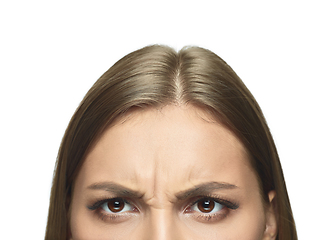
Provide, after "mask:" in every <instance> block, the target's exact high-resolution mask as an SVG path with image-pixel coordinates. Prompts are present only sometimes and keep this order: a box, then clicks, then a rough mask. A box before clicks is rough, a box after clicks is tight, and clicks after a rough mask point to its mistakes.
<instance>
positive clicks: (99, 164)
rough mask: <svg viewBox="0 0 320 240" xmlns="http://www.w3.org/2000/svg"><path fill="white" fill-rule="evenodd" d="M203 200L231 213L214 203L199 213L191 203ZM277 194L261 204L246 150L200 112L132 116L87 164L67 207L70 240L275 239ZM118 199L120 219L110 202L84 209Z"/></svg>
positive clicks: (187, 109)
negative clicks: (209, 209)
mask: <svg viewBox="0 0 320 240" xmlns="http://www.w3.org/2000/svg"><path fill="white" fill-rule="evenodd" d="M217 183H218V184H217ZM231 185H232V186H231ZM120 186H121V187H120ZM197 187H198V191H189V190H190V189H191V190H194V189H195V188H197ZM123 188H125V189H123ZM199 189H201V191H199ZM130 191H133V193H134V194H131V193H130ZM185 191H189V194H186V193H185ZM191 193H192V194H193V195H190V194H191ZM207 195H209V196H210V197H214V198H215V199H217V198H219V199H223V200H227V201H229V202H232V203H234V205H232V208H233V209H229V208H228V207H225V206H224V205H223V204H222V205H219V204H218V203H217V202H216V203H215V208H214V209H213V211H212V212H209V213H204V212H202V211H201V210H200V208H199V207H198V206H199V204H198V203H197V202H196V201H197V200H199V199H201V198H203V197H205V198H206V197H207ZM274 196H275V193H274V192H273V191H272V192H270V193H269V200H270V204H268V203H264V201H263V200H262V197H261V195H260V191H259V184H258V181H257V177H256V175H255V172H254V171H253V169H252V168H251V166H250V164H249V160H248V154H247V152H246V150H245V148H244V146H243V145H242V144H241V142H240V141H239V140H238V139H237V138H236V136H235V135H234V134H233V133H232V132H230V131H229V130H228V129H227V128H226V127H224V126H223V125H222V124H220V123H219V122H218V121H216V120H215V119H214V118H213V117H212V116H208V115H207V114H206V113H205V112H204V111H203V110H201V109H199V108H196V107H194V106H192V105H188V106H165V107H163V108H162V109H145V110H135V111H133V112H131V113H130V114H129V115H128V116H126V117H125V118H122V119H118V121H117V122H116V123H115V124H114V125H113V126H112V127H111V128H109V129H108V130H107V131H106V132H105V133H104V134H103V135H102V137H101V138H100V139H99V141H98V142H97V144H95V145H94V147H93V148H92V150H91V151H90V153H89V154H88V156H87V158H86V159H85V162H84V164H83V166H82V167H81V169H80V172H79V174H78V176H77V179H76V182H75V186H74V191H73V196H72V201H71V209H70V211H71V212H70V239H74V240H80V239H113V240H115V239H119V240H120V239H133V240H135V239H137V240H138V239H139V240H144V239H153V240H162V239H163V240H164V239H166V240H169V239H186V240H187V239H188V240H189V239H190V240H191V239H197V240H198V239H203V240H206V239H219V240H227V239H237V240H260V239H275V237H276V233H277V222H276V217H275V212H274V207H273V204H272V203H273V202H272V200H273V198H274ZM117 197H121V198H123V199H125V201H127V202H128V203H125V208H124V209H123V210H122V211H120V212H118V213H112V212H111V213H108V212H107V211H108V210H109V209H110V208H108V205H107V203H105V204H104V205H102V206H100V207H98V208H97V209H94V210H92V209H89V208H90V207H91V208H92V206H93V205H94V204H95V203H96V202H97V201H100V200H103V199H110V198H117ZM110 202H111V201H110ZM195 202H196V203H195ZM111 203H113V202H111ZM201 203H202V202H201ZM200 205H201V204H200ZM229 207H230V206H229ZM236 207H237V208H236ZM106 214H107V215H106ZM209 215H210V216H209ZM208 216H209V217H208Z"/></svg>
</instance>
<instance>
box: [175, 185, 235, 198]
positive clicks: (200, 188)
mask: <svg viewBox="0 0 320 240" xmlns="http://www.w3.org/2000/svg"><path fill="white" fill-rule="evenodd" d="M238 188H239V187H238V186H236V185H233V184H229V183H223V182H208V183H203V184H199V185H196V186H195V187H193V188H191V189H188V190H185V191H181V192H179V193H177V194H176V198H177V199H178V200H184V199H187V198H192V197H197V196H201V195H207V194H210V193H212V192H214V191H217V190H227V189H238Z"/></svg>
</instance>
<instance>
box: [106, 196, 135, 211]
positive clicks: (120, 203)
mask: <svg viewBox="0 0 320 240" xmlns="http://www.w3.org/2000/svg"><path fill="white" fill-rule="evenodd" d="M101 208H102V209H103V210H104V211H106V212H107V213H123V212H128V211H133V210H134V207H133V206H132V205H131V204H130V203H128V202H126V201H125V200H124V199H121V198H115V199H110V200H108V201H106V202H105V203H103V204H101Z"/></svg>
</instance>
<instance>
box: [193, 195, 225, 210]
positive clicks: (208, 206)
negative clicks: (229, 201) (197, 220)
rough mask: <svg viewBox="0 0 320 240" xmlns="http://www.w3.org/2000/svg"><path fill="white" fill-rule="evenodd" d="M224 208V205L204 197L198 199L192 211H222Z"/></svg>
mask: <svg viewBox="0 0 320 240" xmlns="http://www.w3.org/2000/svg"><path fill="white" fill-rule="evenodd" d="M223 208H224V205H222V204H220V203H218V202H215V201H214V200H213V199H210V198H203V199H200V200H198V201H197V202H196V203H194V204H193V205H192V206H191V210H192V211H197V212H201V213H216V212H219V211H221V210H222V209H223Z"/></svg>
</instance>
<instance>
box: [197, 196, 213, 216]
mask: <svg viewBox="0 0 320 240" xmlns="http://www.w3.org/2000/svg"><path fill="white" fill-rule="evenodd" d="M214 205H215V204H214V201H212V200H210V199H203V200H201V201H199V202H198V209H199V210H200V211H201V212H204V213H208V212H211V211H212V210H213V209H214Z"/></svg>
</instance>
